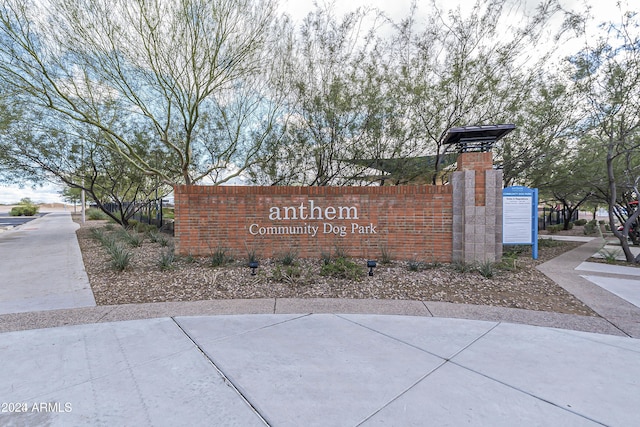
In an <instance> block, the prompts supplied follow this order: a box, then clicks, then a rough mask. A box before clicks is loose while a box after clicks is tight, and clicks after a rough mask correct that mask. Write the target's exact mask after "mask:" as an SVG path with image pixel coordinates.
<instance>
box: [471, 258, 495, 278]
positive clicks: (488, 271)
mask: <svg viewBox="0 0 640 427" xmlns="http://www.w3.org/2000/svg"><path fill="white" fill-rule="evenodd" d="M494 267H495V264H494V263H492V262H491V261H485V262H480V263H478V265H477V266H476V270H477V271H478V273H480V275H481V276H482V277H484V278H485V279H491V278H492V277H493V276H494V275H495V268H494Z"/></svg>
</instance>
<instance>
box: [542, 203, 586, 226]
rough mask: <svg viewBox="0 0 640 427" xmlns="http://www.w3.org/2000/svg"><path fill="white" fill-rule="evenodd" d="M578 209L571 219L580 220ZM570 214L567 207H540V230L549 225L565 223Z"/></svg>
mask: <svg viewBox="0 0 640 427" xmlns="http://www.w3.org/2000/svg"><path fill="white" fill-rule="evenodd" d="M578 213H579V212H578V211H577V210H576V211H575V212H573V214H572V215H571V217H570V219H569V221H577V220H578ZM568 216H569V213H568V212H567V210H566V209H558V208H550V207H546V206H545V207H543V208H542V209H538V230H546V229H547V226H549V225H556V224H564V220H565V218H567V217H568Z"/></svg>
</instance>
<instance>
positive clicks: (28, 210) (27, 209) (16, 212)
mask: <svg viewBox="0 0 640 427" xmlns="http://www.w3.org/2000/svg"><path fill="white" fill-rule="evenodd" d="M38 209H40V208H39V207H38V206H36V205H35V204H34V203H33V202H32V201H31V199H29V198H28V197H25V198H24V199H22V200H20V203H19V204H18V206H15V207H13V208H11V211H9V215H11V216H34V215H35V214H37V213H38Z"/></svg>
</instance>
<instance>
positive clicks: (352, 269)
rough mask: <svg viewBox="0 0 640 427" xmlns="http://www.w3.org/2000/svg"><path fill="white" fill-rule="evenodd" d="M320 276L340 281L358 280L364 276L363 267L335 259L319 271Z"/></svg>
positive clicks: (349, 261) (348, 261)
mask: <svg viewBox="0 0 640 427" xmlns="http://www.w3.org/2000/svg"><path fill="white" fill-rule="evenodd" d="M320 275H321V276H330V277H335V278H340V279H349V280H358V279H361V278H362V276H363V275H364V267H363V266H362V265H359V264H356V263H355V262H353V261H351V260H350V259H347V258H343V257H340V258H336V259H335V260H333V261H332V262H329V263H328V264H324V265H323V266H322V267H321V269H320Z"/></svg>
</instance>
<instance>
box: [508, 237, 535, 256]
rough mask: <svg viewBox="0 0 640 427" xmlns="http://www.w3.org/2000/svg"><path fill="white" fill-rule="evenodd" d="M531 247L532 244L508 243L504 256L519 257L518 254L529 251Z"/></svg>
mask: <svg viewBox="0 0 640 427" xmlns="http://www.w3.org/2000/svg"><path fill="white" fill-rule="evenodd" d="M541 240H542V239H541ZM529 248H530V246H528V245H508V246H505V250H504V254H503V256H505V257H515V258H517V257H518V256H520V255H522V254H524V253H527V252H528V251H529Z"/></svg>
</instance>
